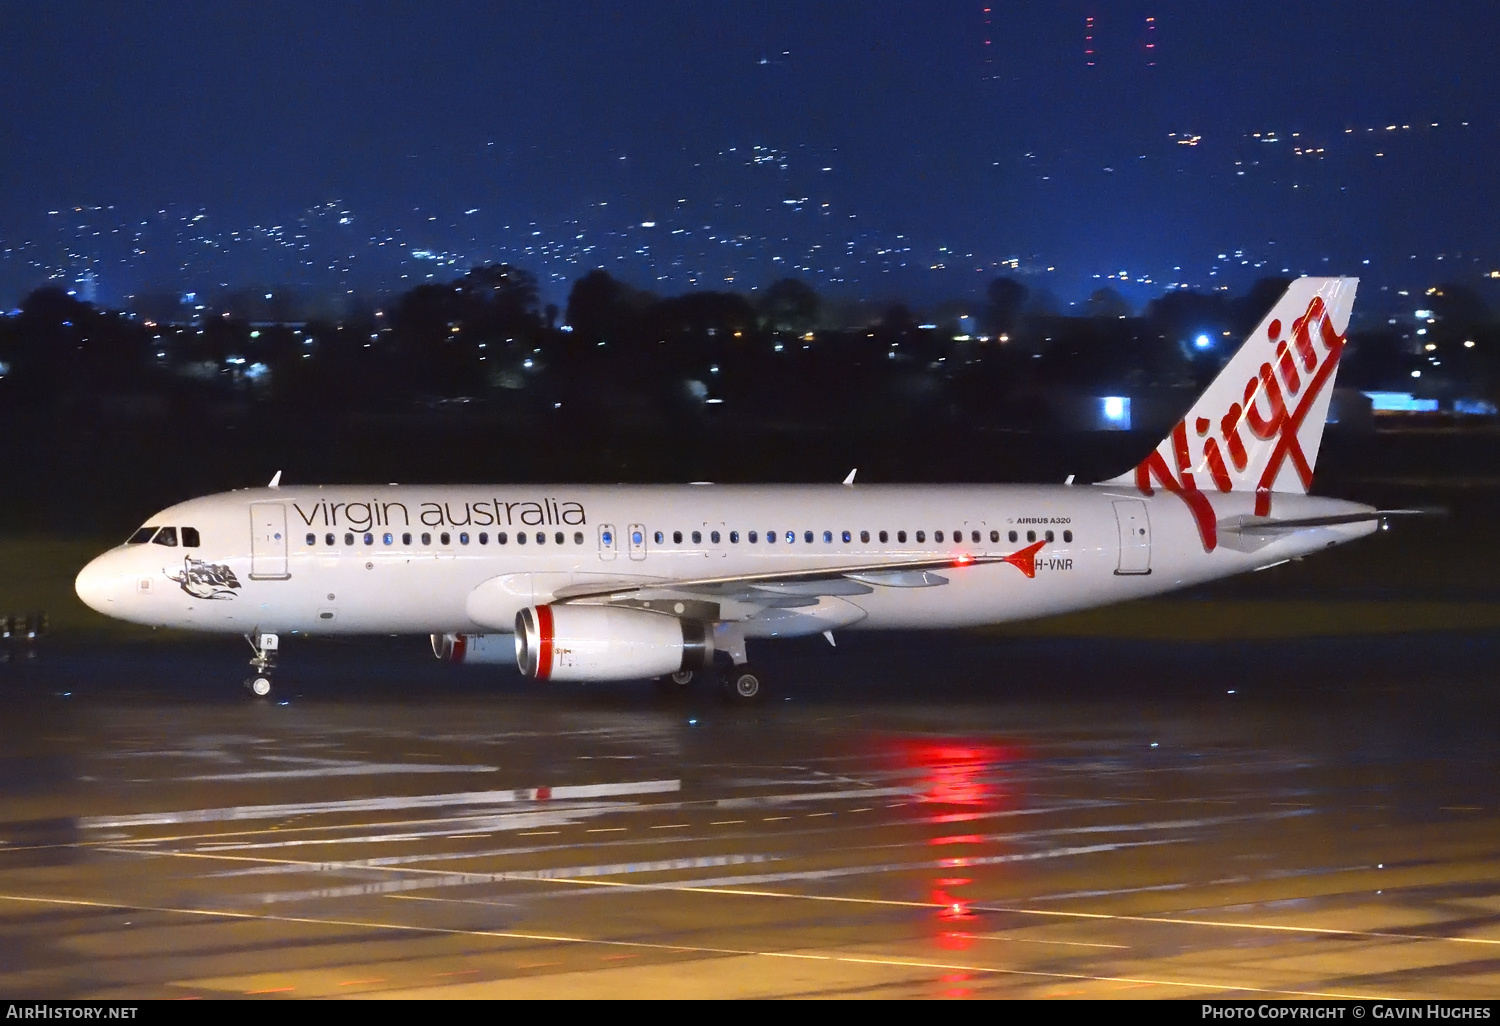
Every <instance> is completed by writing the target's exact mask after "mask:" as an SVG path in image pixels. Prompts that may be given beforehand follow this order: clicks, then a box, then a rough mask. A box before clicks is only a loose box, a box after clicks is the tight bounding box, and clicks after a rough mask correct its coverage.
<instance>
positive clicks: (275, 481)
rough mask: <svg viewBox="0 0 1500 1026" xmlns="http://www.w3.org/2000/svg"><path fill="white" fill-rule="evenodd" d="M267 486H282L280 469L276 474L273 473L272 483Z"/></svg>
mask: <svg viewBox="0 0 1500 1026" xmlns="http://www.w3.org/2000/svg"><path fill="white" fill-rule="evenodd" d="M266 487H267V488H280V487H281V471H279V470H278V471H276V473H275V474H274V475H272V477H271V483H270V484H268V485H266Z"/></svg>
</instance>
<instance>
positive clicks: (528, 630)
mask: <svg viewBox="0 0 1500 1026" xmlns="http://www.w3.org/2000/svg"><path fill="white" fill-rule="evenodd" d="M713 656H714V648H713V632H712V630H711V628H710V627H709V625H707V624H703V623H697V622H694V621H690V620H679V619H677V618H676V617H675V616H667V615H665V614H663V613H653V612H648V611H647V610H644V609H629V608H620V607H616V606H570V605H548V606H527V607H526V608H525V609H522V610H521V611H520V612H519V613H517V614H516V665H517V666H519V667H520V668H521V672H522V673H523V674H525V675H526V676H528V677H535V678H536V679H537V680H635V679H638V678H641V677H660V676H663V675H665V674H669V673H676V672H678V671H679V670H700V669H703V668H705V667H707V666H708V665H709V664H711V663H712V662H713Z"/></svg>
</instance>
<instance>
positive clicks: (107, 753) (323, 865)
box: [0, 633, 1500, 997]
mask: <svg viewBox="0 0 1500 1026" xmlns="http://www.w3.org/2000/svg"><path fill="white" fill-rule="evenodd" d="M1497 640H1500V638H1497V636H1496V635H1494V634H1492V633H1477V634H1428V635H1412V636H1385V637H1373V638H1361V639H1358V640H1353V641H1351V640H1344V641H1337V640H1332V641H1330V640H1317V639H1305V640H1297V641H1272V642H1267V641H1249V642H1234V643H1220V644H1182V643H1166V642H1153V643H1144V642H1128V641H1101V640H1096V641H1085V640H1078V639H1066V640H1052V639H1029V640H1028V639H996V638H986V637H983V636H978V635H967V634H953V635H928V636H908V635H901V636H886V637H874V636H872V637H859V636H853V635H851V636H849V637H848V638H847V639H845V638H840V646H839V648H838V649H837V651H832V650H829V649H828V648H827V646H826V645H824V644H823V642H822V641H821V640H818V639H815V641H816V644H811V643H809V644H803V643H789V644H787V645H785V646H783V647H782V648H780V649H774V648H768V650H767V659H766V660H765V661H764V666H765V668H766V670H767V671H768V673H769V675H770V677H771V679H773V680H778V681H780V682H781V688H780V690H779V691H778V692H777V695H776V700H775V701H772V702H769V703H767V704H766V705H764V706H761V707H759V708H757V709H754V710H751V711H744V710H738V709H732V708H729V707H727V706H725V705H724V704H722V703H721V701H720V700H719V698H718V696H717V694H716V693H714V692H713V691H710V690H704V691H702V692H701V693H695V694H693V695H691V696H686V697H684V696H676V697H664V696H662V695H660V694H658V693H657V692H656V690H655V689H654V688H653V687H652V686H651V685H650V684H630V685H614V686H606V687H575V686H566V687H553V688H550V689H549V688H539V687H537V686H535V685H532V684H529V683H527V682H523V681H521V680H520V679H519V678H518V677H517V676H516V675H515V674H514V672H512V671H508V670H504V669H499V670H487V669H485V668H477V669H473V670H468V669H462V670H460V669H452V668H445V667H439V666H436V665H435V664H429V663H428V662H426V661H424V659H423V655H422V652H421V649H420V643H417V642H379V643H371V644H368V645H332V644H316V643H299V644H298V645H296V646H294V647H293V648H292V649H290V650H289V651H288V652H287V654H286V657H285V660H284V679H283V680H281V681H279V682H278V683H279V684H281V685H282V687H281V689H280V692H279V693H278V700H277V701H272V702H257V701H253V700H250V699H248V698H247V697H245V695H244V692H243V691H241V690H240V689H239V688H238V687H237V685H236V684H235V681H236V679H237V676H238V673H239V670H240V666H239V663H240V661H241V659H242V653H241V652H240V651H239V648H238V647H237V645H236V643H234V642H228V641H226V642H223V643H218V644H193V645H190V646H182V647H173V646H140V647H129V646H117V647H98V648H77V649H73V650H66V649H64V650H56V651H47V652H45V653H44V655H43V658H40V659H38V660H35V661H32V662H28V663H27V664H26V665H24V666H20V665H12V666H11V667H9V668H8V669H6V670H4V671H3V672H0V688H4V690H5V691H6V693H7V697H8V699H9V705H8V711H7V716H6V718H5V721H4V723H3V725H0V741H3V747H0V841H3V848H0V990H3V991H4V992H6V993H10V994H15V995H28V996H30V995H35V996H96V997H102V996H138V997H182V996H193V995H200V996H205V997H207V996H241V995H246V994H262V995H285V996H294V997H312V996H337V995H356V994H360V995H367V994H392V995H443V996H459V997H473V996H624V995H641V996H646V995H671V996H731V995H734V996H811V995H826V996H843V995H856V994H857V995H877V996H893V997H896V996H905V997H924V996H927V997H930V996H984V995H996V996H1067V995H1077V996H1089V997H1115V996H1118V997H1125V996H1132V997H1133V996H1163V997H1200V996H1211V995H1212V996H1248V995H1256V994H1261V995H1267V996H1287V995H1293V994H1313V995H1358V996H1385V997H1394V996H1424V997H1436V996H1442V997H1469V996H1472V997H1489V996H1492V995H1493V994H1494V993H1495V991H1496V986H1497V983H1500V829H1497V826H1500V785H1497V773H1496V770H1497V762H1500V756H1497V754H1496V752H1497V748H1496V745H1495V728H1494V724H1495V723H1496V722H1497V720H1496V717H1495V716H1494V712H1495V709H1496V705H1497V702H1496V697H1497V694H1500V689H1497V688H1496V685H1495V681H1494V678H1493V670H1492V667H1493V666H1494V665H1496V662H1495V656H1496V642H1497ZM282 702H284V703H285V704H281V703H282Z"/></svg>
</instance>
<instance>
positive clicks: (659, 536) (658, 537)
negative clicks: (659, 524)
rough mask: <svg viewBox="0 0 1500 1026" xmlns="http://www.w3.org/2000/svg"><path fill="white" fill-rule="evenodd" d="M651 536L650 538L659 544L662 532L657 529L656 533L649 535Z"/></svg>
mask: <svg viewBox="0 0 1500 1026" xmlns="http://www.w3.org/2000/svg"><path fill="white" fill-rule="evenodd" d="M651 537H652V538H653V539H654V540H655V541H656V544H658V545H660V544H661V541H662V533H661V532H660V531H657V532H656V533H655V534H654V535H652V536H651Z"/></svg>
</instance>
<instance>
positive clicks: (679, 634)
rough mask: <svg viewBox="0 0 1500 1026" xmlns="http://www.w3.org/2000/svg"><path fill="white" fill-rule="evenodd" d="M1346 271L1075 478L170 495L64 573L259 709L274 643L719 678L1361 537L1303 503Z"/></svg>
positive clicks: (560, 670) (587, 673)
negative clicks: (334, 637)
mask: <svg viewBox="0 0 1500 1026" xmlns="http://www.w3.org/2000/svg"><path fill="white" fill-rule="evenodd" d="M1357 284H1358V282H1357V280H1356V279H1353V278H1302V279H1300V280H1298V281H1296V282H1294V283H1293V284H1292V286H1291V287H1290V288H1289V289H1288V290H1287V292H1286V294H1285V295H1284V296H1283V297H1282V298H1281V300H1280V301H1279V302H1278V303H1277V304H1276V306H1275V308H1274V309H1273V310H1271V312H1270V313H1269V314H1267V315H1266V316H1265V318H1264V319H1263V320H1262V321H1261V323H1260V325H1259V326H1258V327H1257V328H1256V329H1255V332H1254V333H1253V334H1252V335H1251V336H1250V338H1249V339H1247V340H1246V341H1245V343H1244V344H1243V346H1242V347H1241V348H1240V349H1239V351H1238V352H1237V353H1236V354H1235V355H1234V356H1233V357H1232V358H1231V359H1230V361H1229V362H1228V363H1227V364H1226V365H1225V367H1224V369H1223V371H1222V372H1221V373H1220V374H1219V375H1218V377H1217V378H1216V379H1215V380H1214V382H1213V383H1212V384H1211V385H1210V386H1209V388H1208V390H1207V391H1206V392H1204V394H1203V395H1202V396H1201V397H1200V398H1199V399H1198V401H1197V403H1196V404H1194V406H1193V408H1192V409H1191V410H1190V411H1189V412H1188V413H1187V415H1186V416H1185V417H1184V418H1183V419H1182V420H1181V421H1179V422H1178V424H1177V425H1176V426H1175V427H1174V428H1173V429H1172V432H1171V433H1170V434H1169V435H1168V436H1167V437H1166V438H1165V439H1164V440H1163V441H1162V442H1161V444H1160V445H1158V446H1157V447H1156V449H1155V451H1153V452H1152V453H1151V454H1150V455H1148V456H1147V457H1146V458H1145V459H1144V460H1143V461H1142V462H1141V463H1140V464H1139V465H1138V466H1137V467H1135V468H1134V469H1133V470H1131V471H1129V472H1127V473H1125V474H1123V475H1121V476H1120V477H1117V478H1114V479H1112V480H1109V481H1104V482H1102V483H1099V484H1094V485H1071V484H1069V485H1045V486H1038V485H993V486H939V487H927V486H910V485H908V486H884V485H882V486H869V485H856V484H854V481H853V477H854V475H853V474H852V473H851V474H850V476H849V479H848V480H846V481H845V482H844V483H843V484H832V485H822V486H817V485H815V486H802V485H798V486H788V485H776V486H763V487H762V486H720V485H681V486H652V487H645V486H627V485H619V486H614V487H597V486H569V485H555V486H545V487H543V486H533V485H521V486H490V485H462V486H459V485H453V486H442V487H427V486H404V487H403V486H397V485H390V486H381V487H353V486H342V485H340V486H307V487H292V486H284V487H283V486H280V482H279V479H280V474H278V475H277V477H276V479H273V481H272V482H271V485H270V487H267V488H257V489H247V490H242V491H234V492H228V493H223V494H219V495H211V496H208V497H206V498H201V499H194V500H192V501H190V502H184V503H181V504H179V505H176V506H172V507H170V508H168V509H164V510H162V511H161V512H160V513H158V514H156V515H155V516H153V517H151V518H150V519H149V520H148V521H147V522H146V524H145V526H143V527H141V528H140V529H139V530H138V531H136V532H135V533H134V534H133V535H131V537H130V538H129V540H128V541H126V542H125V543H124V544H123V545H120V546H118V547H116V548H114V549H111V550H110V551H108V552H106V553H104V554H103V555H101V556H99V557H98V558H96V559H95V560H94V561H93V562H91V563H89V565H88V566H86V567H85V568H84V569H83V571H82V572H81V573H80V574H79V575H78V579H77V585H76V587H77V591H78V595H79V597H80V598H81V599H82V600H83V601H84V602H85V603H87V604H88V605H89V606H91V607H93V608H94V609H96V610H98V611H100V612H101V613H105V614H107V615H109V616H112V617H117V618H119V619H122V620H129V621H132V622H135V623H141V624H149V625H151V626H153V627H176V628H183V629H188V630H197V631H217V632H222V633H232V634H243V635H245V637H246V638H247V639H248V640H249V641H250V644H251V647H252V649H253V651H254V656H253V658H252V659H251V665H252V667H254V669H255V674H254V676H253V677H251V678H250V680H249V681H248V682H247V683H248V685H249V686H250V688H251V690H252V691H253V692H254V693H255V694H257V695H266V694H268V693H269V692H270V690H271V674H272V668H273V665H274V662H275V659H276V655H277V652H278V649H279V639H280V638H281V636H282V635H288V634H412V633H421V634H430V635H431V636H432V647H433V650H434V652H435V653H436V654H437V655H438V657H439V658H441V659H444V660H448V661H450V662H454V663H508V662H511V661H514V662H515V663H516V665H517V666H518V667H519V668H520V670H521V672H522V673H523V674H525V675H527V676H529V677H533V678H536V679H537V680H554V681H604V680H623V679H631V678H644V677H662V678H669V679H672V680H675V681H677V682H678V683H686V682H687V681H688V680H690V679H691V677H692V675H693V674H694V673H695V672H699V671H703V670H708V669H710V668H712V667H713V665H714V662H715V659H716V657H722V658H721V659H720V661H721V662H724V663H727V664H729V667H730V668H729V671H728V673H727V674H726V675H725V679H724V683H725V685H726V688H727V691H728V693H729V694H730V695H731V696H733V697H734V698H737V699H739V700H744V701H751V700H754V699H756V698H758V697H760V696H761V694H762V692H763V680H762V676H761V674H760V673H759V672H758V671H757V670H756V669H755V668H754V667H753V666H752V664H751V663H750V662H749V661H748V657H747V644H748V642H749V641H751V640H752V639H754V640H757V642H758V641H759V639H763V638H776V637H797V636H800V635H812V634H823V635H825V636H826V637H827V638H828V639H829V641H830V642H832V641H833V637H834V634H833V632H835V631H841V630H847V629H861V630H864V629H890V628H929V627H930V628H948V627H965V626H971V625H978V624H992V623H998V622H1002V621H1007V620H1019V619H1024V618H1029V617H1040V616H1047V615H1051V614H1054V613H1061V612H1066V611H1069V610H1076V609H1084V608H1088V607H1092V606H1101V605H1105V604H1108V603H1113V602H1122V601H1125V600H1128V599H1135V598H1140V597H1142V596H1146V595H1154V594H1157V593H1160V592H1164V591H1169V590H1171V589H1174V588H1181V587H1184V586H1187V585H1192V584H1198V583H1200V582H1204V581H1209V580H1214V579H1216V578H1221V577H1228V576H1230V575H1232V574H1238V573H1241V572H1243V571H1247V570H1254V569H1258V568H1262V567H1266V566H1269V565H1272V564H1275V563H1279V562H1282V561H1284V560H1287V559H1291V558H1294V557H1298V556H1303V555H1306V554H1308V553H1311V552H1315V551H1317V550H1319V549H1324V548H1328V547H1331V546H1334V545H1338V544H1340V543H1342V542H1347V541H1351V540H1353V539H1355V538H1358V537H1361V536H1363V535H1366V534H1370V533H1371V532H1373V531H1375V530H1376V528H1377V526H1378V525H1379V524H1380V522H1381V521H1382V519H1383V518H1384V517H1385V516H1387V515H1389V514H1390V513H1394V512H1397V511H1381V510H1376V509H1374V508H1372V507H1369V506H1364V505H1360V504H1357V503H1353V502H1346V501H1341V500H1338V499H1327V498H1318V497H1314V496H1311V495H1309V494H1307V492H1308V488H1309V486H1310V485H1311V484H1312V477H1313V465H1314V462H1315V461H1316V459H1317V455H1318V447H1319V443H1320V442H1321V440H1322V437H1323V426H1324V421H1325V418H1326V415H1327V411H1328V403H1329V398H1330V394H1331V392H1332V386H1333V379H1334V374H1335V372H1336V370H1337V369H1338V363H1339V356H1340V354H1341V353H1342V351H1343V347H1344V340H1345V332H1346V330H1347V326H1348V323H1349V314H1350V309H1351V307H1352V305H1353V302H1354V293H1355V288H1356V286H1357Z"/></svg>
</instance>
